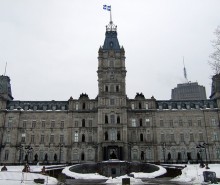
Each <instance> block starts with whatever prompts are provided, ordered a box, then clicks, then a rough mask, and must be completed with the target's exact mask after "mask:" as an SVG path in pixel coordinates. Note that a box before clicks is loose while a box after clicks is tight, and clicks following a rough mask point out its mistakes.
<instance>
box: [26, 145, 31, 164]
mask: <svg viewBox="0 0 220 185" xmlns="http://www.w3.org/2000/svg"><path fill="white" fill-rule="evenodd" d="M32 150H33V148H32V147H31V146H30V145H28V146H26V147H25V151H26V154H27V164H28V157H29V154H30V153H31V152H32Z"/></svg>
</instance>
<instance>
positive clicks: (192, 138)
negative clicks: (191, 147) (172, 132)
mask: <svg viewBox="0 0 220 185" xmlns="http://www.w3.org/2000/svg"><path fill="white" fill-rule="evenodd" d="M189 139H190V142H194V135H193V133H190V135H189Z"/></svg>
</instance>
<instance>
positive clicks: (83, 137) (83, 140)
mask: <svg viewBox="0 0 220 185" xmlns="http://www.w3.org/2000/svg"><path fill="white" fill-rule="evenodd" d="M82 142H85V135H84V134H83V135H82Z"/></svg>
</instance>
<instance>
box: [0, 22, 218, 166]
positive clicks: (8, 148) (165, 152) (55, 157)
mask: <svg viewBox="0 0 220 185" xmlns="http://www.w3.org/2000/svg"><path fill="white" fill-rule="evenodd" d="M97 75H98V95H97V97H96V98H95V99H90V98H89V96H88V95H87V94H81V95H80V96H79V98H78V99H73V98H72V97H70V99H69V100H67V101H19V100H13V97H12V92H11V85H10V78H9V77H8V76H3V75H2V76H0V163H2V164H3V163H4V164H12V163H13V164H14V163H17V164H20V163H24V162H29V163H37V162H40V163H49V164H52V163H84V162H98V161H103V160H108V159H120V160H127V161H142V162H158V161H160V162H170V163H182V162H188V161H190V162H198V161H199V160H204V161H206V160H207V161H209V162H220V128H219V126H220V125H219V124H220V121H219V119H220V118H219V116H220V113H219V110H220V101H219V100H220V75H215V76H213V78H212V93H211V96H210V99H205V100H164V101H162V100H156V99H155V98H154V97H151V98H148V99H147V98H145V96H144V95H143V94H142V93H137V94H136V96H135V98H134V99H130V98H128V97H127V95H126V83H125V82H126V62H125V50H124V48H123V47H122V46H120V45H119V42H118V38H117V27H116V26H115V25H114V24H113V22H111V21H110V23H109V24H108V25H107V26H106V33H105V41H104V45H103V46H102V47H100V48H99V50H98V70H97ZM198 146H199V148H198Z"/></svg>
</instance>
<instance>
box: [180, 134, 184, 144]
mask: <svg viewBox="0 0 220 185" xmlns="http://www.w3.org/2000/svg"><path fill="white" fill-rule="evenodd" d="M180 142H184V134H183V133H181V134H180Z"/></svg>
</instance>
